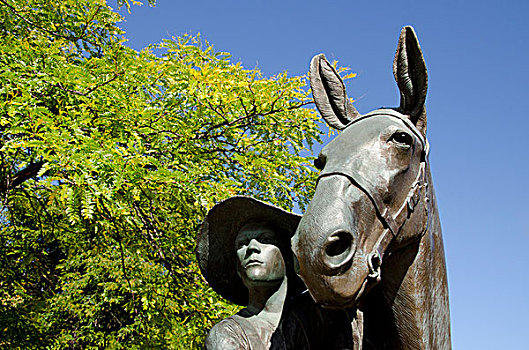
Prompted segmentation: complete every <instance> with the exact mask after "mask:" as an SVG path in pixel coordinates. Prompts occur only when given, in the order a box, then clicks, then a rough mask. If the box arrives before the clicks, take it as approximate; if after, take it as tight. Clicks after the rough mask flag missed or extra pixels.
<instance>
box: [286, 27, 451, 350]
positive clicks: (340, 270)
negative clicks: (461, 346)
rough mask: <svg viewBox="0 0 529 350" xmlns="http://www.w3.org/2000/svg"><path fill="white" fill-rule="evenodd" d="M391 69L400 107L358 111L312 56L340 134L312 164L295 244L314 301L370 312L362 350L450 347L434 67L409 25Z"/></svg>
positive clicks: (320, 97)
mask: <svg viewBox="0 0 529 350" xmlns="http://www.w3.org/2000/svg"><path fill="white" fill-rule="evenodd" d="M393 72H394V75H395V80H396V82H397V85H398V87H399V90H400V106H399V107H398V108H382V109H377V110H374V111H372V112H369V113H367V114H365V115H361V114H360V113H358V112H357V111H356V109H355V108H354V107H353V106H352V104H351V103H350V100H349V99H348V97H347V95H346V92H345V87H344V84H343V81H342V79H341V78H340V76H339V75H338V73H337V72H336V70H335V69H334V68H333V67H332V66H331V65H330V64H329V62H328V61H327V60H326V59H325V57H324V56H323V55H317V56H315V57H314V58H313V59H312V63H311V67H310V82H311V87H312V93H313V96H314V100H315V102H316V106H317V108H318V110H319V111H320V114H321V115H322V116H323V118H324V119H325V120H326V121H327V123H328V124H329V125H330V126H332V127H334V128H337V129H339V130H342V131H341V133H340V134H339V135H338V136H337V137H336V138H335V139H334V140H332V141H331V142H330V143H329V144H327V145H326V146H325V147H324V148H323V150H322V151H321V153H320V155H319V157H318V159H317V160H316V161H315V166H316V167H317V168H319V169H320V170H321V172H320V175H319V178H318V181H317V186H316V190H315V194H314V197H313V198H312V200H311V202H310V204H309V206H308V208H307V211H306V212H305V214H304V215H303V218H302V219H301V221H300V224H299V226H298V229H297V232H296V234H295V236H294V237H293V238H292V249H293V251H294V254H295V255H296V257H297V259H298V261H299V274H300V276H301V277H302V279H303V281H304V282H305V284H306V285H307V287H308V289H309V291H310V294H311V295H312V297H313V298H314V300H315V301H316V302H317V303H319V304H321V305H324V306H326V307H328V308H337V309H341V308H353V309H358V310H359V312H361V313H363V341H362V346H363V349H450V348H451V342H450V320H449V308H448V288H447V278H446V267H445V259H444V249H443V240H442V236H441V227H440V222H439V214H438V211H437V204H436V199H435V194H434V190H433V186H432V178H431V175H430V167H429V163H428V142H427V140H426V109H425V106H424V103H425V99H426V90H427V72H426V66H425V63H424V59H423V55H422V52H421V49H420V46H419V42H418V39H417V37H416V35H415V32H414V30H413V28H412V27H404V28H403V29H402V32H401V34H400V38H399V43H398V47H397V52H396V55H395V59H394V62H393Z"/></svg>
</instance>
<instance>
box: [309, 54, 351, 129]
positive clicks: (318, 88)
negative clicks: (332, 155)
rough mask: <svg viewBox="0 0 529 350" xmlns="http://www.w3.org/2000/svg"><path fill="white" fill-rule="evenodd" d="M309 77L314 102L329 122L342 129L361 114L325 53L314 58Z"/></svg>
mask: <svg viewBox="0 0 529 350" xmlns="http://www.w3.org/2000/svg"><path fill="white" fill-rule="evenodd" d="M309 79H310V87H311V88H312V96H313V97H314V102H316V107H318V110H319V111H320V114H321V116H322V117H323V119H325V121H326V122H327V124H329V125H330V126H332V127H333V128H336V129H338V130H341V129H343V128H345V126H346V125H347V124H349V122H350V121H352V120H353V119H354V118H356V117H358V116H360V113H358V111H357V110H356V109H355V108H354V107H353V104H352V103H351V101H350V100H349V98H347V94H346V92H345V85H344V83H343V80H342V78H341V77H340V75H338V72H336V69H334V67H333V66H332V65H331V64H330V63H329V61H327V59H326V58H325V55H323V54H319V55H316V56H314V57H313V58H312V61H311V62H310V73H309Z"/></svg>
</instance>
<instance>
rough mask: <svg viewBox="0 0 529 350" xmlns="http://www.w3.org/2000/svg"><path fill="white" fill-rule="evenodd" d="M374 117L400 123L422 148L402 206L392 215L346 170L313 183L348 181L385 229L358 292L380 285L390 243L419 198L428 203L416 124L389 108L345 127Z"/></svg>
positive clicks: (424, 159)
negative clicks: (329, 179)
mask: <svg viewBox="0 0 529 350" xmlns="http://www.w3.org/2000/svg"><path fill="white" fill-rule="evenodd" d="M375 116H390V117H394V118H397V119H399V120H401V121H402V122H403V123H404V124H405V125H406V126H407V127H408V128H409V129H410V130H411V131H412V132H413V133H414V134H415V136H417V138H418V139H419V141H420V142H421V143H422V146H423V154H422V155H421V163H420V166H419V170H418V171H417V176H416V177H415V181H414V182H413V185H412V186H411V188H410V191H409V192H408V195H407V196H406V198H405V200H404V201H403V203H402V204H401V205H400V207H399V209H398V210H397V211H396V212H394V213H393V212H392V211H391V210H390V208H388V207H387V206H386V205H385V204H384V201H383V200H382V198H380V195H379V194H377V193H372V192H371V191H370V190H369V188H368V187H367V186H365V185H363V183H365V182H366V181H365V179H364V178H363V177H362V176H361V175H360V174H358V173H355V172H354V171H351V170H349V169H344V170H339V171H334V170H332V171H328V172H325V170H323V171H322V173H321V174H320V176H319V177H318V180H317V182H316V184H317V183H318V182H319V181H320V179H322V178H324V177H328V176H333V175H339V176H343V177H345V178H347V179H348V180H349V182H350V183H351V184H352V185H353V186H355V187H357V188H359V189H360V190H361V191H362V192H363V193H365V194H366V195H367V197H368V198H369V199H370V200H371V202H372V203H373V206H374V208H375V211H376V213H377V217H378V218H379V220H380V221H381V222H382V224H383V226H384V228H385V229H384V231H383V232H382V235H381V236H380V237H379V238H378V240H377V242H376V243H375V245H374V248H373V250H372V251H371V253H369V254H368V255H367V265H368V268H369V274H368V276H367V278H366V280H365V281H364V284H363V285H362V288H361V289H360V290H361V291H363V290H364V289H365V287H366V284H367V283H368V282H375V283H378V282H380V267H381V265H382V259H383V257H384V254H385V252H386V249H387V248H388V246H389V245H390V243H391V242H392V241H393V240H394V239H395V238H396V237H397V236H398V234H399V232H400V230H401V228H402V227H403V226H404V224H405V223H406V221H407V219H408V218H409V217H410V215H411V213H412V212H413V211H414V210H415V207H416V206H417V205H418V204H419V201H420V200H421V198H423V200H424V201H425V202H428V183H427V181H426V165H427V161H428V153H429V144H428V140H426V138H425V137H424V136H423V135H422V134H421V133H420V132H419V130H417V128H416V127H415V125H413V124H412V123H411V122H410V120H409V119H408V118H407V117H406V116H405V115H402V114H400V113H398V112H397V111H395V110H392V109H379V110H376V111H373V112H370V113H368V114H365V115H363V116H361V117H359V118H357V119H355V120H353V121H352V122H350V123H349V124H347V126H346V127H349V126H350V125H352V124H355V123H357V122H359V121H360V120H364V119H367V118H371V117H375ZM425 210H426V212H427V215H429V211H428V209H427V205H426V203H425ZM428 221H429V219H428V218H427V219H426V225H428ZM426 230H427V226H425V228H424V230H423V233H424V232H426Z"/></svg>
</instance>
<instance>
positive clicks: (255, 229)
mask: <svg viewBox="0 0 529 350" xmlns="http://www.w3.org/2000/svg"><path fill="white" fill-rule="evenodd" d="M279 246H280V244H279V240H278V239H277V237H276V234H275V233H274V231H272V230H271V229H269V228H267V227H266V226H264V225H246V226H245V227H243V228H242V229H241V231H240V232H239V234H238V235H237V237H236V239H235V250H236V252H237V258H238V267H237V271H238V274H239V276H241V278H242V280H243V282H244V284H245V285H246V286H247V287H249V286H258V285H262V284H270V283H278V282H281V280H283V278H284V277H285V274H286V267H285V261H284V259H283V255H282V254H281V250H280V249H279Z"/></svg>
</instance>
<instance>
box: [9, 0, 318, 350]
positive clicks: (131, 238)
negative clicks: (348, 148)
mask: <svg viewBox="0 0 529 350" xmlns="http://www.w3.org/2000/svg"><path fill="white" fill-rule="evenodd" d="M123 3H126V4H128V1H123ZM132 3H133V4H134V3H135V2H134V1H132ZM0 18H1V21H0V50H1V54H0V133H1V134H0V196H1V198H0V201H1V207H0V250H1V251H0V347H7V348H17V347H18V348H55V349H64V348H83V349H84V348H110V349H119V348H127V349H128V348H193V347H198V346H199V344H201V342H202V340H203V337H204V335H205V332H206V330H207V329H209V328H210V327H211V326H212V324H214V323H215V322H217V321H218V320H219V319H221V318H224V317H226V316H227V315H228V314H232V313H233V312H234V310H235V306H233V305H230V304H228V303H227V302H225V301H224V300H222V298H220V297H219V296H217V295H216V294H215V293H214V292H213V291H212V290H211V289H210V288H209V287H208V286H207V283H206V282H205V281H204V280H203V278H202V277H201V275H200V272H199V271H198V267H197V262H196V259H195V255H194V245H195V242H194V240H195V237H196V232H197V228H198V225H199V224H200V222H201V220H202V218H203V217H204V215H205V213H206V212H207V210H208V209H209V208H211V207H212V206H213V204H214V203H216V202H218V201H220V200H222V199H225V198H227V197H230V196H232V195H235V194H251V195H254V196H256V197H257V198H260V199H262V200H266V201H270V202H272V203H275V204H277V205H280V206H282V207H284V208H286V209H291V208H292V207H293V205H295V203H299V206H300V207H303V206H304V204H305V200H306V199H307V198H309V192H310V187H308V186H307V185H306V184H311V183H314V178H313V173H312V171H311V168H310V167H309V165H308V161H307V158H305V157H303V155H304V154H308V153H306V151H307V150H308V149H310V147H311V145H312V143H313V142H314V141H317V140H318V138H319V136H318V135H319V129H318V126H317V125H316V123H315V120H316V119H317V117H316V114H315V113H314V112H313V111H312V110H310V109H307V108H303V106H304V105H306V104H308V103H309V102H310V101H309V99H308V96H307V93H306V91H305V90H304V88H305V85H306V80H305V78H304V77H288V76H287V75H286V74H278V75H276V76H273V77H271V78H265V77H263V76H262V74H261V73H260V72H259V71H258V70H247V69H245V68H243V67H242V66H241V65H240V64H239V63H233V62H231V61H230V57H229V55H227V54H226V53H222V52H216V51H215V50H214V49H213V47H212V46H211V45H209V44H208V43H207V42H205V41H203V40H201V39H200V38H199V37H193V36H187V35H185V36H182V37H179V38H172V39H170V40H166V41H164V42H163V43H161V44H159V45H153V46H151V47H149V48H146V49H144V50H142V51H141V52H137V51H134V50H132V49H130V48H128V47H127V46H126V40H125V39H124V37H123V35H124V32H123V31H122V30H121V29H120V28H119V27H118V25H117V23H118V22H119V21H120V20H121V17H120V16H119V15H118V14H117V13H115V12H114V11H113V10H112V9H111V8H110V7H109V6H108V5H107V4H106V2H105V1H104V0H62V1H52V0H0Z"/></svg>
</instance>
